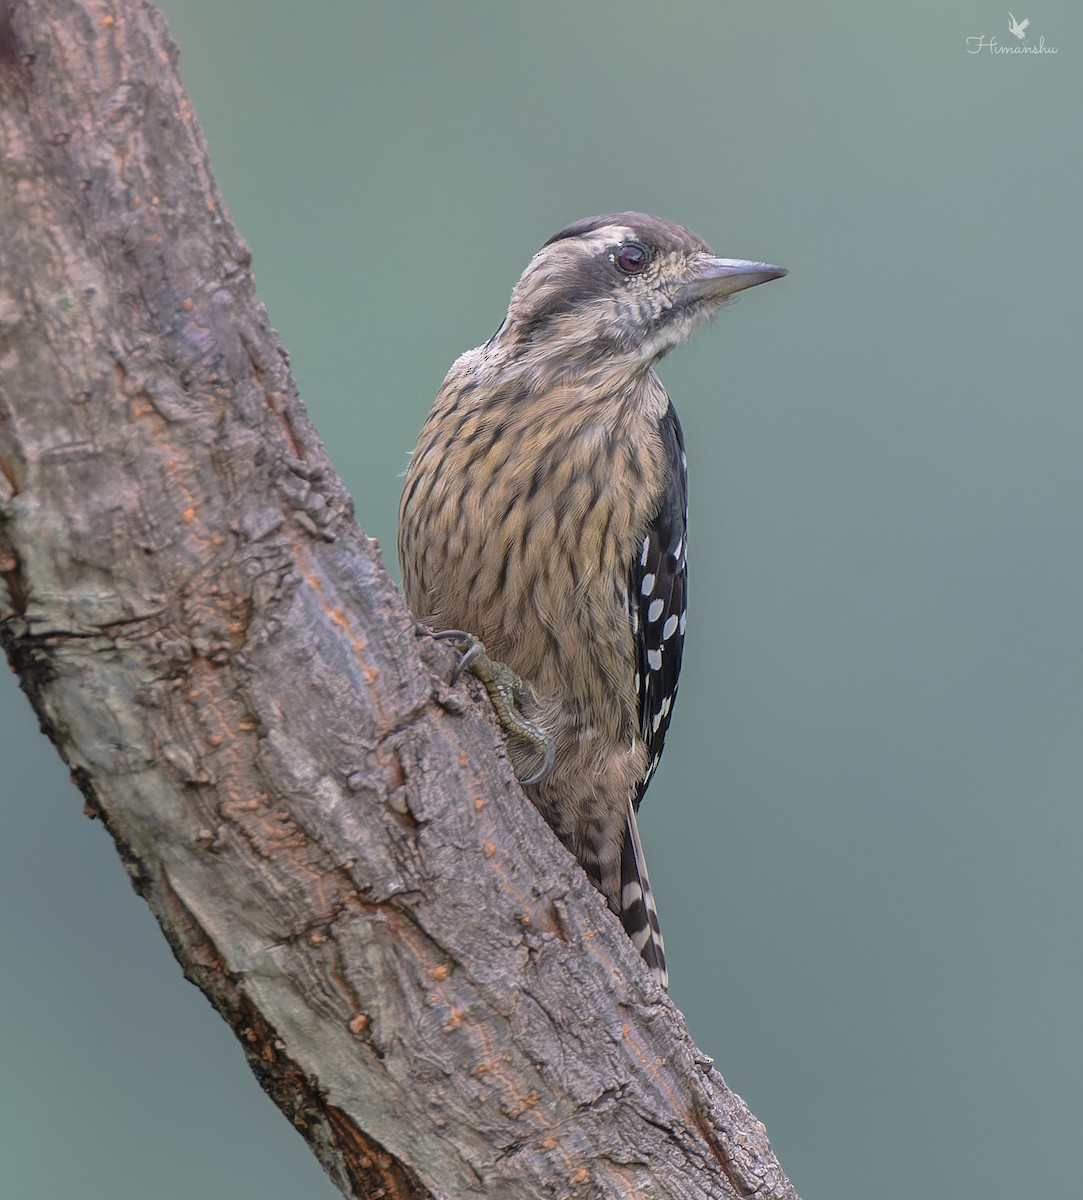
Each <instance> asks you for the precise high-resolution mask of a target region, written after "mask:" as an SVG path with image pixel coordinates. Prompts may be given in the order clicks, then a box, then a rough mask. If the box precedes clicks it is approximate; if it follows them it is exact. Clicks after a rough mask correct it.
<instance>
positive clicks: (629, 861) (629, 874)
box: [620, 801, 669, 989]
mask: <svg viewBox="0 0 1083 1200" xmlns="http://www.w3.org/2000/svg"><path fill="white" fill-rule="evenodd" d="M620 919H621V923H622V924H623V925H624V928H625V930H626V932H627V934H628V936H629V937H630V938H631V939H632V942H633V943H634V945H635V947H636V949H637V950H638V951H639V953H640V954H642V955H643V959H644V961H645V962H646V964H647V966H648V967H650V969H651V970H652V971H653V972H654V977H655V978H656V979H657V980H658V982H659V983H660V984H661V985H662V987H664V988H667V989H668V987H669V973H668V972H667V971H666V947H665V942H664V941H663V940H662V929H661V927H660V926H659V924H658V909H656V908H655V907H654V896H653V895H652V894H651V881H650V879H649V878H648V877H647V860H646V859H645V858H644V857H643V843H642V842H641V841H640V840H639V827H638V826H637V825H636V813H635V809H634V808H633V807H632V803H631V801H629V802H628V821H627V824H626V826H625V830H624V849H623V850H622V851H621V860H620Z"/></svg>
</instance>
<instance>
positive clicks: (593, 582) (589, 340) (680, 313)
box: [398, 212, 786, 987]
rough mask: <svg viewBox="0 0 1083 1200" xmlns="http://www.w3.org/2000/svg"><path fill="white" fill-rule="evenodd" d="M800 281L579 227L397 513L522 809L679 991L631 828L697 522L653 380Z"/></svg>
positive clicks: (669, 413)
mask: <svg viewBox="0 0 1083 1200" xmlns="http://www.w3.org/2000/svg"><path fill="white" fill-rule="evenodd" d="M785 274H786V271H785V270H784V269H783V268H782V267H775V266H771V265H769V264H767V263H760V262H746V261H744V260H737V259H727V258H716V257H715V256H714V254H713V253H712V251H711V249H710V247H709V246H708V245H707V243H706V242H704V241H703V239H702V238H699V237H697V236H696V234H694V233H692V232H691V231H690V230H688V229H685V228H683V227H682V226H680V225H675V224H673V223H671V222H669V221H665V220H662V219H661V218H659V217H652V216H649V215H647V214H646V213H637V212H622V213H608V214H606V215H604V216H597V217H588V218H586V219H585V220H581V221H576V222H575V223H574V224H572V225H569V226H567V227H566V228H565V229H562V230H561V231H560V232H559V233H557V234H555V235H554V236H553V237H551V238H550V239H549V240H548V241H547V242H546V243H545V245H544V246H542V248H541V249H540V250H539V251H538V252H537V254H535V255H534V257H533V258H532V259H531V261H530V263H529V265H528V266H527V268H526V270H525V271H524V272H523V275H522V278H521V279H520V280H519V282H518V283H517V284H516V286H515V288H514V290H513V292H512V297H511V303H510V305H509V307H508V313H507V316H506V317H505V318H504V321H503V323H502V324H501V325H500V328H499V329H498V330H497V331H496V333H495V334H493V336H492V337H491V338H490V339H489V340H488V341H487V342H486V343H485V344H484V345H483V346H479V347H478V348H477V349H475V350H470V351H468V352H467V353H465V354H464V355H462V357H461V358H459V359H458V360H457V361H456V362H455V363H454V365H453V366H452V367H451V370H450V371H449V372H448V375H447V378H446V379H445V380H444V383H443V386H442V387H441V388H440V391H439V394H438V395H437V397H436V402H435V404H434V405H433V408H432V411H431V413H430V414H429V417H428V420H427V421H426V422H425V425H424V427H423V429H422V431H421V435H420V437H419V439H418V442H417V446H416V448H415V450H414V452H413V454H412V456H411V459H410V465H409V468H408V470H407V472H406V482H405V486H404V488H403V494H402V503H401V506H400V511H399V540H398V550H399V562H400V566H401V568H402V578H403V588H404V592H405V597H406V601H407V603H408V604H409V606H410V608H411V610H412V611H413V613H414V614H415V616H416V617H417V618H418V619H419V620H420V621H421V622H422V623H423V624H425V625H427V626H429V627H430V628H431V629H433V630H434V631H456V636H460V633H461V634H465V635H470V648H469V649H468V651H467V653H466V656H465V657H466V660H467V661H469V662H470V665H471V669H473V670H475V672H476V673H477V674H478V675H479V676H480V677H481V678H482V680H483V682H485V684H486V687H487V688H488V689H489V692H490V695H492V696H493V699H494V704H495V706H496V708H497V711H498V715H499V716H500V718H501V721H502V723H503V724H504V726H505V728H506V730H507V731H508V734H509V743H508V744H509V753H510V754H511V758H512V763H513V765H514V767H515V769H516V772H517V774H518V775H519V777H520V779H521V780H523V783H524V787H525V790H526V791H527V794H528V795H529V796H530V798H531V800H532V801H533V802H534V803H535V805H536V806H537V807H538V808H539V810H540V811H541V813H542V815H543V816H544V817H545V818H546V820H547V821H548V822H549V824H550V825H551V826H552V828H553V830H554V831H555V832H556V834H557V836H558V837H559V838H560V839H561V841H562V842H563V843H564V844H565V846H567V847H568V849H569V850H571V852H572V853H573V854H574V855H575V856H576V858H577V859H578V860H579V862H580V863H581V864H582V866H583V868H584V869H585V870H586V872H587V874H588V876H589V877H590V878H591V880H592V881H593V883H594V884H595V886H596V887H597V888H598V890H599V891H600V892H601V893H602V895H603V896H604V897H605V899H606V900H607V902H608V904H609V906H610V908H611V909H612V910H613V911H614V912H615V913H617V914H618V915H619V916H620V918H621V920H622V922H623V924H624V927H625V929H626V931H627V932H628V934H629V936H630V937H631V939H632V941H633V942H634V944H635V945H636V947H637V948H638V949H639V951H640V953H641V954H642V956H643V958H644V959H645V960H646V962H647V964H648V966H649V967H650V968H651V969H652V970H653V972H654V974H655V976H656V978H657V979H658V981H659V982H660V983H661V985H662V986H663V987H666V986H667V984H668V977H667V973H666V965H665V952H664V946H663V942H662V934H661V930H660V929H659V925H658V916H657V912H656V909H655V906H654V901H653V899H652V896H651V890H650V884H649V881H648V878H647V870H646V863H645V861H644V858H643V847H642V844H641V842H640V837H639V831H638V829H637V827H636V812H637V811H638V809H639V804H640V801H641V800H642V799H643V793H644V792H645V791H646V788H647V785H648V783H649V782H650V779H651V776H652V775H653V773H654V770H655V768H656V767H657V765H658V760H659V758H660V756H661V753H662V746H663V743H664V741H665V736H666V730H667V729H668V727H669V721H670V717H671V715H672V710H673V701H674V698H675V696H676V694H677V679H678V675H679V673H680V666H681V655H682V651H683V646H684V635H685V584H686V573H687V566H686V556H685V550H686V529H687V520H688V511H687V474H686V470H687V466H686V460H685V452H684V439H683V436H682V433H681V425H680V422H679V421H678V419H677V414H676V412H675V411H674V408H673V406H672V404H671V403H670V401H669V397H668V396H667V394H666V391H665V389H664V388H663V386H662V383H661V381H660V380H659V378H658V376H657V375H656V374H655V371H654V366H655V364H656V363H657V362H658V360H659V359H660V358H662V356H663V355H664V354H666V352H667V351H669V350H670V349H672V348H673V347H674V346H676V345H678V344H679V343H681V342H683V341H685V340H686V339H687V338H689V337H690V336H691V334H692V333H693V331H694V330H695V329H696V328H697V327H698V326H700V325H702V324H703V323H704V322H705V321H706V320H707V319H708V318H709V317H711V316H712V315H713V314H714V313H715V312H716V311H717V310H718V309H719V308H720V307H721V306H722V304H723V303H724V302H725V301H726V299H727V297H729V296H731V295H732V294H733V293H735V292H738V291H740V290H742V289H744V288H748V287H753V286H754V285H756V284H759V283H765V282H767V281H768V280H770V279H778V278H779V277H781V276H783V275H785Z"/></svg>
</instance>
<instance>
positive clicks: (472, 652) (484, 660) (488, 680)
mask: <svg viewBox="0 0 1083 1200" xmlns="http://www.w3.org/2000/svg"><path fill="white" fill-rule="evenodd" d="M433 637H435V638H439V639H440V640H442V641H443V640H446V641H452V642H455V643H456V644H457V646H458V647H459V650H460V651H461V652H462V657H461V658H460V659H459V663H458V665H457V666H456V668H455V670H454V671H453V672H452V674H451V681H450V682H451V683H452V684H455V683H456V682H457V680H458V678H459V676H460V675H461V674H462V673H463V671H469V672H470V674H471V675H473V676H474V677H475V678H477V679H479V680H481V683H482V685H483V686H484V688H485V690H486V691H487V692H488V693H489V699H490V700H491V701H492V705H493V711H494V712H495V713H496V718H497V720H498V721H499V722H500V725H501V728H503V730H504V731H505V733H508V734H511V735H512V736H514V737H517V738H520V739H522V741H524V742H526V743H527V744H528V745H530V746H532V747H533V748H534V750H535V751H536V753H537V754H539V755H540V756H541V760H542V761H541V765H540V766H539V767H538V769H537V770H536V771H534V772H533V773H532V774H531V775H530V776H529V777H528V778H526V779H522V778H520V780H519V782H520V783H521V784H523V786H524V787H531V786H533V785H534V784H536V783H541V781H542V780H543V779H544V778H545V777H546V776H547V775H548V774H549V772H550V771H551V770H552V769H553V760H554V758H555V756H556V743H555V742H554V740H553V735H552V734H551V733H550V732H549V731H548V730H547V729H544V728H542V726H541V725H537V724H535V722H533V721H530V720H528V719H527V718H526V717H525V716H524V715H523V710H524V709H525V708H526V706H527V705H528V704H529V703H530V702H531V701H532V700H533V698H534V694H533V692H532V691H531V690H530V685H529V684H528V683H526V682H525V681H524V680H522V679H520V678H519V676H518V675H516V674H515V672H514V671H513V670H512V669H511V667H509V666H508V665H507V664H506V663H502V662H498V661H497V660H496V659H493V658H490V657H489V655H488V654H487V653H486V651H485V643H484V642H483V641H482V640H481V638H478V637H475V636H474V635H473V634H472V633H464V632H463V631H462V630H461V629H445V630H442V631H441V632H439V633H434V634H433Z"/></svg>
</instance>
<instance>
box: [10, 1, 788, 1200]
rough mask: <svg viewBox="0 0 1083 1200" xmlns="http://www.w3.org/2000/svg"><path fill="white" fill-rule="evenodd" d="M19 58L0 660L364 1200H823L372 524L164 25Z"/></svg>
mask: <svg viewBox="0 0 1083 1200" xmlns="http://www.w3.org/2000/svg"><path fill="white" fill-rule="evenodd" d="M8 17H10V18H11V19H10V21H9V20H8ZM0 38H2V39H3V46H0V51H2V52H0V138H2V164H0V172H2V175H0V231H2V234H0V581H2V582H0V631H2V638H3V643H4V647H5V649H6V652H7V654H8V656H9V659H10V661H11V663H12V665H13V666H14V668H15V670H16V671H17V672H18V674H19V676H20V679H21V682H22V685H23V687H24V689H25V691H26V693H27V695H28V696H29V698H30V700H31V702H32V703H33V705H34V707H35V709H36V710H37V713H38V715H39V717H40V719H41V723H42V727H43V729H44V730H45V732H46V733H47V734H48V735H49V737H50V738H52V740H53V741H54V743H55V744H56V746H57V748H58V750H59V752H60V753H61V755H62V756H63V757H64V759H65V761H66V762H67V763H68V764H69V766H70V767H71V770H72V774H73V777H74V779H75V781H76V783H77V784H78V785H79V787H80V788H81V789H82V791H83V793H84V796H85V798H86V803H87V807H88V810H89V811H90V812H91V813H92V814H93V815H95V816H97V817H100V819H101V820H102V821H104V822H105V824H106V826H107V827H108V829H109V831H110V833H111V834H112V836H113V838H114V839H115V841H116V845H117V848H118V851H119V853H120V854H121V856H122V858H123V860H124V863H125V864H126V866H127V868H128V870H129V872H130V874H131V878H132V880H133V882H134V884H135V886H136V888H137V890H138V891H139V892H140V894H141V895H142V896H143V897H144V898H145V899H146V900H147V902H148V903H149V904H150V906H151V908H152V909H153V911H154V913H155V915H156V916H157V918H158V920H159V922H160V923H161V926H162V929H163V931H164V933H165V935H166V937H167V938H168V939H169V941H170V943H171V945H172V947H173V949H174V952H175V953H176V956H177V958H178V959H179V961H180V963H181V965H182V967H183V969H184V971H185V974H186V975H187V976H188V977H189V978H190V979H191V980H192V981H193V982H195V983H196V984H197V985H198V986H199V987H200V988H201V989H202V990H203V991H204V992H205V993H206V994H207V996H208V997H209V998H210V1000H211V1002H212V1003H213V1004H214V1005H215V1007H216V1008H217V1009H218V1011H219V1012H220V1013H221V1014H222V1016H223V1017H224V1018H225V1019H226V1020H227V1021H228V1022H229V1023H230V1025H231V1027H232V1028H233V1029H234V1031H235V1032H236V1034H237V1036H238V1038H239V1039H240V1041H241V1043H242V1045H243V1046H244V1048H245V1051H246V1053H247V1055H248V1059H249V1062H250V1063H251V1065H252V1068H253V1070H254V1072H255V1074H256V1076H257V1077H258V1079H259V1081H260V1083H261V1084H262V1086H263V1087H264V1088H265V1089H266V1090H267V1091H268V1093H269V1094H270V1095H271V1096H272V1098H273V1099H274V1100H275V1102H276V1103H277V1104H278V1105H279V1107H280V1108H281V1109H282V1111H283V1112H284V1113H285V1114H286V1116H287V1117H288V1118H289V1119H290V1120H291V1121H292V1122H293V1124H294V1125H295V1126H296V1127H297V1128H298V1129H299V1130H300V1132H301V1133H302V1134H303V1136H304V1137H305V1138H306V1139H307V1140H308V1142H309V1144H310V1145H311V1147H312V1149H313V1151H314V1152H315V1153H316V1154H317V1156H318V1157H319V1159H320V1161H321V1162H322V1164H323V1165H324V1167H325V1169H326V1170H327V1171H328V1173H329V1174H330V1175H331V1177H332V1178H333V1179H334V1181H335V1183H336V1184H337V1185H338V1187H339V1188H340V1189H341V1191H342V1193H343V1195H345V1196H353V1197H362V1196H386V1197H404V1198H405V1197H411V1198H415V1197H430V1196H431V1197H478V1196H499V1197H502V1198H505V1200H507V1198H515V1197H543V1196H544V1197H564V1196H568V1197H573V1196H574V1197H580V1196H581V1197H595V1196H598V1197H602V1196H620V1197H631V1196H653V1197H659V1198H661V1197H673V1198H677V1197H680V1198H681V1200H690V1198H697V1197H704V1198H706V1197H727V1198H729V1197H734V1196H738V1195H741V1196H747V1195H753V1194H754V1195H756V1196H761V1197H773V1198H779V1200H782V1198H794V1200H796V1198H795V1193H794V1192H793V1190H792V1188H791V1186H790V1184H789V1183H788V1181H787V1180H786V1178H785V1176H784V1175H783V1173H782V1171H781V1170H780V1168H779V1166H778V1164H777V1162H776V1161H775V1159H774V1157H773V1155H772V1153H771V1150H770V1147H769V1145H768V1142H767V1138H766V1135H765V1132H764V1130H763V1127H762V1126H761V1125H760V1124H759V1123H758V1122H757V1121H756V1120H755V1118H754V1117H753V1116H752V1115H751V1114H750V1113H749V1112H748V1110H747V1109H746V1107H745V1106H744V1104H743V1102H742V1101H741V1100H740V1098H739V1097H737V1096H735V1095H734V1094H733V1093H732V1092H730V1091H729V1090H728V1089H727V1087H726V1085H725V1083H724V1082H723V1080H722V1079H721V1077H720V1076H719V1075H718V1074H717V1073H716V1072H715V1071H714V1070H713V1069H712V1068H711V1064H710V1062H709V1060H707V1059H706V1058H705V1057H704V1056H702V1055H701V1054H700V1053H699V1052H698V1051H697V1050H696V1049H695V1047H694V1046H693V1045H692V1044H691V1042H690V1041H689V1039H688V1036H687V1033H686V1031H685V1029H684V1025H683V1022H682V1020H681V1017H680V1014H679V1013H678V1012H677V1011H676V1009H675V1008H674V1007H673V1005H672V1004H671V1003H670V1001H669V1000H668V999H667V998H666V997H665V996H664V995H663V994H662V993H661V992H660V991H659V989H658V988H657V986H656V985H655V984H654V982H653V981H652V979H651V977H650V975H649V973H648V972H647V971H646V969H645V968H644V967H643V964H642V963H641V962H640V960H639V958H638V956H637V955H636V953H635V951H634V950H633V949H632V947H631V945H630V943H629V942H628V941H627V939H626V938H625V936H624V934H623V932H622V931H621V929H620V926H619V924H618V922H617V921H616V920H614V919H613V918H612V916H611V914H610V913H609V912H608V910H607V909H606V908H605V906H604V905H603V903H602V902H601V900H600V898H599V897H598V896H597V894H596V893H595V892H594V891H593V890H592V889H591V887H590V886H589V884H588V883H587V881H586V878H585V877H584V875H583V874H582V872H581V871H580V870H579V868H578V867H577V866H576V864H575V863H574V862H573V861H572V860H571V859H570V858H569V856H568V855H567V854H566V853H565V851H564V850H563V848H562V847H561V846H560V845H559V843H558V842H557V841H556V840H555V838H553V836H552V835H551V834H550V832H549V831H548V829H547V828H546V827H545V825H544V824H543V823H542V821H541V820H540V818H539V817H538V816H537V814H536V813H535V812H534V810H533V809H532V808H531V807H530V805H529V804H528V803H527V802H526V801H525V799H524V798H523V795H522V793H521V791H520V790H519V789H518V787H517V786H516V784H515V782H514V779H513V778H512V776H511V773H510V771H509V768H508V766H507V761H506V758H505V757H504V755H503V752H502V749H501V745H500V741H499V737H498V736H497V734H496V732H495V729H494V726H493V724H492V721H491V718H490V716H489V715H488V713H487V711H486V708H485V706H484V704H482V703H480V702H479V701H478V698H477V697H476V696H472V695H471V694H470V693H469V691H468V690H467V689H464V688H463V687H462V686H460V687H458V688H457V689H455V691H454V692H452V691H450V690H449V689H448V688H447V686H446V684H445V682H444V681H445V680H446V679H447V677H448V673H449V668H450V665H451V655H450V652H449V651H448V650H446V649H444V648H442V647H439V646H437V645H435V644H434V643H433V642H431V640H429V639H428V638H424V637H419V636H418V635H417V633H416V632H415V629H414V625H413V622H412V620H411V618H410V617H409V615H408V613H407V612H406V611H405V610H404V608H403V607H402V604H401V602H400V600H399V598H398V596H397V594H396V592H395V590H394V588H393V586H392V585H391V583H390V581H389V579H388V577H387V575H386V573H385V572H384V570H383V567H382V565H381V562H380V557H379V552H378V548H377V546H376V545H375V543H374V542H372V541H371V540H369V539H367V538H366V537H365V536H364V535H363V534H362V533H361V531H360V530H359V529H358V528H357V526H356V524H355V522H354V519H353V514H352V509H351V505H350V500H349V497H348V495H347V494H346V492H345V490H344V488H343V486H342V484H341V482H340V481H339V480H338V478H337V477H336V475H335V474H334V472H333V470H332V469H331V466H330V463H329V461H328V458H327V455H326V453H325V451H324V449H323V447H322V445H321V444H320V442H319V441H318V439H317V438H316V435H315V433H314V431H313V429H312V427H311V425H310V424H309V422H308V420H307V418H306V416H305V414H304V411H303V409H302V407H301V405H300V403H299V401H298V399H297V396H296V393H295V390H294V385H293V381H292V379H291V377H290V374H289V369H288V363H287V359H286V355H285V353H284V351H283V350H282V348H281V346H280V345H279V343H278V341H277V339H276V337H275V335H274V333H273V331H272V330H271V329H270V328H269V326H268V323H267V318H266V314H265V312H264V310H263V307H262V306H261V304H260V303H259V300H258V298H257V297H256V294H255V291H254V288H253V283H252V278H251V275H250V274H249V272H248V269H247V267H248V253H247V251H246V249H245V246H244V244H243V243H242V242H241V240H240V239H239V237H238V235H237V233H236V232H235V230H234V229H233V226H232V225H231V223H230V221H229V218H228V215H227V213H226V211H225V208H224V206H223V203H222V199H221V197H220V195H219V193H218V190H217V188H216V185H215V183H214V180H213V177H212V175H211V172H210V168H209V165H208V160H207V154H206V147H205V145H204V141H203V137H202V134H201V131H200V129H199V126H198V124H197V123H196V121H195V119H194V116H193V114H192V110H191V107H190V105H189V102H188V99H187V97H186V96H185V94H184V92H183V90H182V88H181V85H180V83H179V81H178V77H177V74H176V59H177V53H176V48H175V46H174V45H173V43H172V41H171V40H170V39H169V36H168V33H167V31H166V29H165V25H164V22H163V21H162V19H161V17H160V15H159V14H158V13H157V11H156V10H155V9H154V8H152V7H151V6H150V5H148V4H146V3H143V2H141V0H127V2H121V0H114V2H112V3H109V2H107V0H82V2H80V0H37V2H36V3H34V4H19V3H16V4H14V5H11V6H10V8H9V9H8V8H7V6H5V4H4V3H0Z"/></svg>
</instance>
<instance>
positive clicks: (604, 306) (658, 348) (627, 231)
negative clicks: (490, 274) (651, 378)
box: [498, 212, 786, 367]
mask: <svg viewBox="0 0 1083 1200" xmlns="http://www.w3.org/2000/svg"><path fill="white" fill-rule="evenodd" d="M785 274H786V271H785V269H784V268H783V267H773V266H770V265H769V264H768V263H760V262H746V261H743V260H740V259H730V258H716V257H715V255H714V254H713V253H712V251H711V248H710V247H709V246H708V245H707V243H706V242H705V241H704V240H703V239H702V238H700V237H697V236H696V234H694V233H692V232H691V230H688V229H685V228H684V227H683V226H682V225H675V224H673V223H672V222H670V221H664V220H662V219H661V218H660V217H652V216H648V215H647V214H646V213H636V212H624V213H608V214H606V215H605V216H600V217H587V218H586V219H585V220H582V221H576V222H575V223H574V224H572V225H569V226H568V227H567V228H565V229H562V230H561V231H560V233H557V234H555V235H554V236H553V237H551V238H550V239H549V241H547V242H546V243H545V245H544V246H542V248H541V249H540V250H539V251H538V252H537V254H535V255H534V257H533V258H532V259H531V261H530V264H529V265H528V267H527V269H526V270H525V271H524V272H523V276H522V278H521V279H520V280H519V282H518V283H517V284H516V286H515V290H514V292H513V293H512V298H511V304H510V306H509V308H508V317H507V320H506V321H505V322H504V325H503V326H502V327H501V330H500V333H499V335H498V336H499V337H501V338H502V339H509V340H511V341H512V342H513V343H514V344H515V345H516V346H517V347H518V348H519V350H520V352H527V353H530V352H531V351H534V352H543V353H545V354H547V355H548V354H558V355H559V354H561V353H562V352H563V353H566V354H567V355H568V359H569V361H573V362H580V363H582V364H584V365H587V364H591V363H593V364H594V365H596V366H597V365H601V363H602V361H603V360H606V359H614V360H619V361H621V362H623V363H625V364H628V365H632V364H635V365H636V366H642V367H647V366H649V365H650V364H651V363H653V362H656V361H657V360H658V359H659V358H661V357H662V355H663V354H665V353H666V352H667V351H668V350H670V349H671V348H672V347H673V346H676V345H678V344H679V343H681V342H683V341H685V340H686V339H687V338H688V337H690V336H691V334H692V333H693V331H694V330H695V329H696V328H697V327H698V326H700V325H702V324H703V322H704V321H706V320H707V319H708V318H709V317H711V316H712V315H713V314H714V313H715V312H716V311H717V310H718V309H719V308H720V307H721V305H722V304H723V303H725V301H726V300H727V298H728V297H730V296H732V295H733V294H734V293H735V292H739V291H741V290H742V289H743V288H748V287H754V286H755V285H756V284H757V283H766V282H767V280H769V279H778V278H779V277H780V276H782V275H785Z"/></svg>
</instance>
